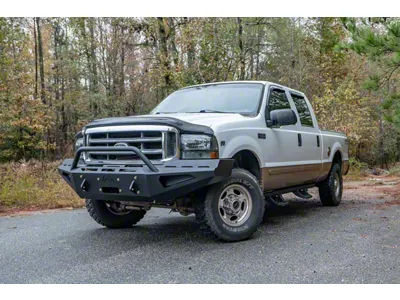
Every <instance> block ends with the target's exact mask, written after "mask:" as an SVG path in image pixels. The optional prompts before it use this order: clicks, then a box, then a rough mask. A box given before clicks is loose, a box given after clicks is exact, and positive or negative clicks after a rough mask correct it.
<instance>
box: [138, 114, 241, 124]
mask: <svg viewBox="0 0 400 300" xmlns="http://www.w3.org/2000/svg"><path fill="white" fill-rule="evenodd" d="M160 116H163V117H170V118H175V119H179V120H181V121H185V122H188V123H192V124H197V125H204V126H208V127H212V125H217V124H218V125H219V124H222V123H229V122H235V121H237V120H243V119H246V118H247V117H244V116H242V115H240V114H225V113H181V114H160V115H147V116H145V117H148V118H153V117H160Z"/></svg>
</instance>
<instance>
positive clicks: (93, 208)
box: [85, 199, 146, 228]
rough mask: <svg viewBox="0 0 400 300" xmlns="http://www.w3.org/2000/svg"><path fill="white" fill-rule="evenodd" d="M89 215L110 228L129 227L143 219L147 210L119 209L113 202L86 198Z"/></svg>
mask: <svg viewBox="0 0 400 300" xmlns="http://www.w3.org/2000/svg"><path fill="white" fill-rule="evenodd" d="M85 204H86V209H87V211H88V212H89V215H90V216H91V217H92V219H93V220H95V221H96V222H97V223H99V224H100V225H103V226H105V227H108V228H129V227H132V226H133V225H135V224H136V223H137V222H139V221H140V220H141V219H143V217H144V215H145V214H146V211H145V210H128V211H123V210H119V209H118V207H117V206H115V205H114V204H115V203H113V202H106V201H101V200H91V199H86V200H85Z"/></svg>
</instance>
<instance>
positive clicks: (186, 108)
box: [151, 83, 263, 114]
mask: <svg viewBox="0 0 400 300" xmlns="http://www.w3.org/2000/svg"><path fill="white" fill-rule="evenodd" d="M262 90H263V85H262V84H261V83H234V84H230V83H225V84H213V85H207V86H196V87H191V88H186V89H182V90H179V91H176V92H174V93H172V94H171V95H169V96H168V97H167V98H165V99H164V100H163V101H162V102H161V103H160V104H159V105H158V106H157V107H156V108H155V109H153V111H152V112H151V113H152V114H157V113H158V114H162V113H197V112H201V113H240V114H256V113H257V110H258V106H259V103H260V100H261V93H262Z"/></svg>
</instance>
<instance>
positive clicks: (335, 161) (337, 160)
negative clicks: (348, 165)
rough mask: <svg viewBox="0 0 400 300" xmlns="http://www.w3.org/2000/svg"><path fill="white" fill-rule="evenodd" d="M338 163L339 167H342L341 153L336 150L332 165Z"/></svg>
mask: <svg viewBox="0 0 400 300" xmlns="http://www.w3.org/2000/svg"><path fill="white" fill-rule="evenodd" d="M335 163H338V164H339V167H340V168H342V154H341V153H340V152H339V151H336V153H335V155H334V156H333V160H332V166H333V165H334V164H335Z"/></svg>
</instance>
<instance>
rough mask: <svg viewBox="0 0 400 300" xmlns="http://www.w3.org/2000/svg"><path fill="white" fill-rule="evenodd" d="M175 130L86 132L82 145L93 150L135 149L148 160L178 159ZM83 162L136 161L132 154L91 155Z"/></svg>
mask: <svg viewBox="0 0 400 300" xmlns="http://www.w3.org/2000/svg"><path fill="white" fill-rule="evenodd" d="M177 141H178V138H177V130H176V129H175V128H173V127H169V126H156V125H149V126H134V125H132V126H110V127H98V128H89V129H87V130H86V131H85V144H86V146H92V147H116V146H119V147H121V146H134V147H137V148H138V149H140V151H141V152H142V153H143V154H144V155H146V157H147V158H148V159H150V160H163V159H169V158H172V157H174V156H176V155H177V149H178V148H179V147H178V144H177ZM84 158H85V160H86V161H108V162H110V163H119V162H121V161H132V160H138V159H139V158H138V157H137V155H136V154H134V153H131V152H113V153H112V154H110V153H106V152H104V151H91V152H88V153H86V154H85V156H84Z"/></svg>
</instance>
